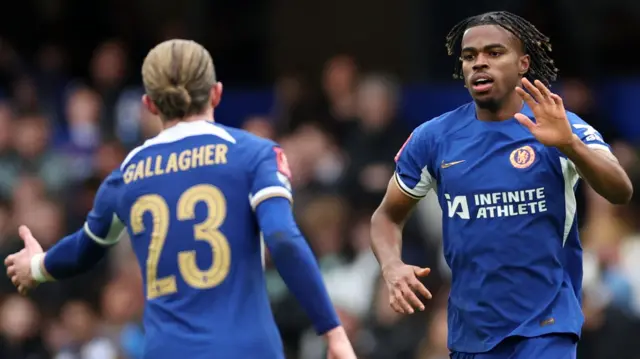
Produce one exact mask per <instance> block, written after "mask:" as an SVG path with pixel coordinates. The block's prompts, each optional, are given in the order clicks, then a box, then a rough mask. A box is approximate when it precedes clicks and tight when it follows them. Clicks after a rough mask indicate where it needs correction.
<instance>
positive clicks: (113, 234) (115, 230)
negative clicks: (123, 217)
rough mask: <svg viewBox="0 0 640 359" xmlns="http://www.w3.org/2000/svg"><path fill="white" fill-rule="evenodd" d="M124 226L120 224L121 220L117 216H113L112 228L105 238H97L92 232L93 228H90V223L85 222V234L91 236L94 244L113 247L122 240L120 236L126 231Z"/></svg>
mask: <svg viewBox="0 0 640 359" xmlns="http://www.w3.org/2000/svg"><path fill="white" fill-rule="evenodd" d="M124 227H125V226H124V224H123V223H122V222H120V219H119V218H118V216H116V215H115V214H114V215H113V219H112V220H111V227H110V228H109V233H107V236H106V237H105V238H100V237H98V236H96V235H95V234H94V233H93V232H91V228H89V223H87V222H84V232H85V233H86V234H87V236H89V238H91V239H93V241H94V242H96V243H98V244H99V245H101V246H105V247H109V246H112V245H114V244H116V243H118V241H119V240H120V238H121V236H120V234H121V233H122V232H123V230H124Z"/></svg>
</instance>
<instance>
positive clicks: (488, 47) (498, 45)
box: [462, 44, 507, 52]
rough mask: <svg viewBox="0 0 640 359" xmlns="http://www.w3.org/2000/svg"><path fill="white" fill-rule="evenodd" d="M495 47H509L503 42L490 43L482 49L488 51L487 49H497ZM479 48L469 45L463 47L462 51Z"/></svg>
mask: <svg viewBox="0 0 640 359" xmlns="http://www.w3.org/2000/svg"><path fill="white" fill-rule="evenodd" d="M495 48H501V49H506V48H507V47H506V46H504V45H503V44H489V45H486V46H484V47H483V48H482V49H483V50H484V51H487V50H490V49H495ZM477 50H478V49H476V48H475V47H471V46H468V47H465V48H463V49H462V52H468V51H477Z"/></svg>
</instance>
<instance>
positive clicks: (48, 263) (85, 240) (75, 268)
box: [31, 170, 125, 282]
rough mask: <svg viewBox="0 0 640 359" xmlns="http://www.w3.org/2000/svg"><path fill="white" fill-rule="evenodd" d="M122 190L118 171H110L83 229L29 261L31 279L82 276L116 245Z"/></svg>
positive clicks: (121, 225) (120, 224)
mask: <svg viewBox="0 0 640 359" xmlns="http://www.w3.org/2000/svg"><path fill="white" fill-rule="evenodd" d="M123 186H124V183H123V181H122V176H121V174H120V171H118V170H116V171H114V172H113V173H112V174H111V175H109V177H107V178H106V179H105V180H104V182H103V183H102V184H101V185H100V188H99V189H98V192H97V193H96V197H95V199H94V205H93V209H92V210H91V212H89V214H88V215H87V219H86V222H85V223H84V226H83V228H81V229H79V230H78V231H76V232H75V233H73V234H71V235H68V236H66V237H64V238H63V239H61V240H60V241H59V242H57V243H56V244H55V245H54V246H53V247H51V248H50V249H49V250H48V251H47V252H45V253H41V254H38V255H35V256H34V257H33V258H32V262H31V268H32V276H33V278H34V279H35V280H36V281H37V282H45V281H52V280H57V279H65V278H70V277H73V276H75V275H78V274H81V273H84V272H86V271H88V270H89V269H91V268H93V267H94V266H95V265H96V264H97V263H98V262H100V260H101V259H102V258H103V257H104V256H105V254H106V253H107V252H108V250H109V248H110V247H112V246H113V245H114V244H116V243H117V242H118V241H119V239H120V237H121V234H122V232H123V230H124V228H125V226H124V224H123V223H122V222H121V221H120V220H119V219H118V216H117V215H116V211H115V208H116V201H117V199H118V198H119V192H120V190H121V189H122V187H123Z"/></svg>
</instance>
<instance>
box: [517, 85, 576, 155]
mask: <svg viewBox="0 0 640 359" xmlns="http://www.w3.org/2000/svg"><path fill="white" fill-rule="evenodd" d="M522 85H523V86H524V87H525V88H526V89H527V91H528V92H527V91H525V90H524V89H523V88H522V87H516V92H517V93H518V95H520V97H521V98H522V99H523V100H524V101H525V102H526V103H527V105H528V106H529V108H531V111H532V112H533V115H534V117H535V120H536V122H535V123H534V122H533V121H532V120H531V119H530V118H529V117H527V116H526V115H524V114H522V113H517V114H515V116H514V117H515V118H516V120H518V122H520V124H521V125H523V126H524V127H526V128H527V129H529V131H531V133H532V134H533V136H534V137H535V138H536V139H537V140H538V141H539V142H540V143H542V144H543V145H545V146H550V147H551V146H552V147H562V146H567V145H569V144H571V142H572V141H573V140H574V137H573V136H574V135H573V132H572V131H571V125H570V124H569V119H567V112H566V111H565V108H564V104H563V102H562V98H560V96H558V95H556V94H554V93H553V92H551V91H549V89H548V88H547V87H546V86H545V85H544V84H543V83H542V82H540V81H539V80H535V82H534V83H533V84H532V83H531V82H530V81H529V80H527V79H526V78H523V79H522Z"/></svg>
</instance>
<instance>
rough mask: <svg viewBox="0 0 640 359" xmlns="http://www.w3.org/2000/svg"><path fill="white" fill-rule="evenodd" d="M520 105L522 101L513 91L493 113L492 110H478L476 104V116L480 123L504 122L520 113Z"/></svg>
mask: <svg viewBox="0 0 640 359" xmlns="http://www.w3.org/2000/svg"><path fill="white" fill-rule="evenodd" d="M522 105H523V102H522V99H521V98H520V96H518V94H517V93H516V92H515V91H513V92H512V93H511V95H509V96H508V97H507V98H506V99H505V101H504V102H503V103H502V104H500V106H499V107H498V109H497V110H495V111H494V110H493V109H491V110H489V109H486V108H479V107H478V105H477V104H476V116H477V117H478V120H480V121H492V122H498V121H505V120H508V119H510V118H513V115H515V114H516V113H518V112H520V110H522Z"/></svg>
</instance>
